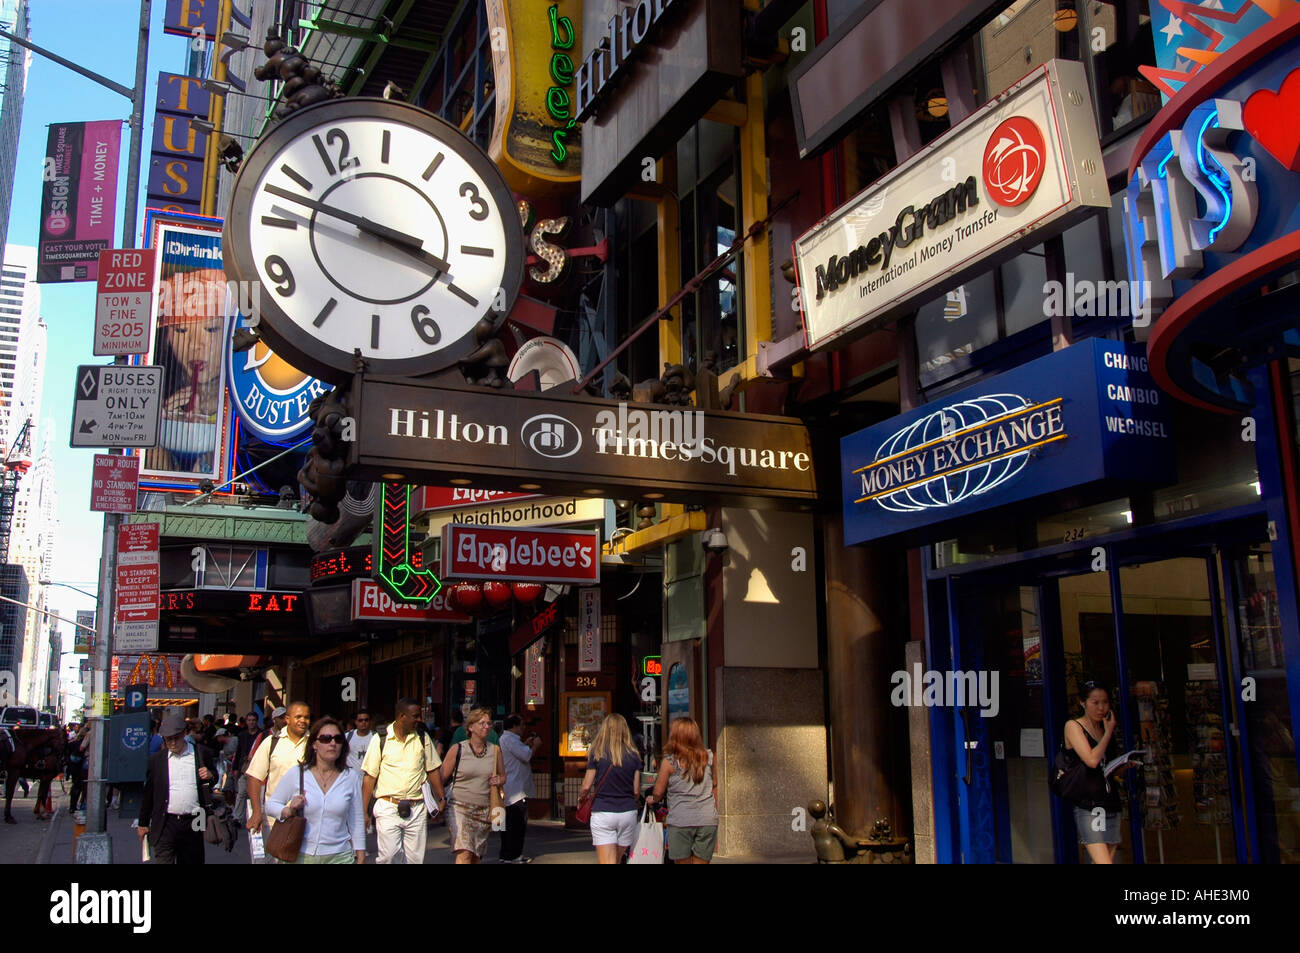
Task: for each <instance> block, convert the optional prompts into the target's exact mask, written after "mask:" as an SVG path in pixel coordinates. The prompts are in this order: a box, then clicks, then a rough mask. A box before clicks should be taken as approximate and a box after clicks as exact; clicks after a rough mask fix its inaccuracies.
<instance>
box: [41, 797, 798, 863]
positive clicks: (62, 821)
mask: <svg viewBox="0 0 1300 953" xmlns="http://www.w3.org/2000/svg"><path fill="white" fill-rule="evenodd" d="M108 830H109V834H110V835H111V838H112V844H113V863H114V864H139V863H140V862H141V861H140V838H139V836H138V835H137V834H136V832H135V821H134V820H133V819H129V818H123V817H119V816H118V812H117V811H110V812H109V818H108ZM73 841H74V824H73V820H72V818H71V817H70V816H69V815H68V812H67V801H66V800H64V801H63V803H62V804H61V805H60V806H59V809H58V811H57V813H56V815H55V817H54V820H52V821H50V829H49V831H48V832H47V833H46V835H45V840H44V842H43V843H42V845H41V851H40V854H39V856H38V859H37V863H41V864H71V863H74V862H75V859H76V847H75V845H74V843H73ZM500 847H501V841H500V835H499V834H496V833H493V834H491V835H489V837H488V845H487V853H486V855H485V856H484V859H483V862H484V863H496V858H497V854H498V852H499V851H500ZM524 854H525V855H527V856H529V857H532V858H533V863H534V864H594V863H595V862H596V852H595V850H594V849H593V848H592V846H591V834H590V833H589V832H588V831H585V830H566V829H565V828H564V825H563V824H562V823H561V822H559V821H529V822H528V835H527V838H526V840H525V842H524ZM374 856H375V837H374V835H373V834H372V835H370V836H369V837H368V838H367V839H366V858H367V859H366V862H367V863H373V862H374ZM205 859H206V861H207V863H209V864H248V863H250V861H249V853H248V837H247V834H244V835H242V836H240V837H239V839H238V840H237V841H236V843H235V849H234V850H233V851H231V852H230V853H226V852H225V851H223V850H221V849H220V848H219V847H212V846H209V847H208V848H207V853H206V857H205ZM424 862H425V863H426V864H450V863H452V857H451V850H450V848H449V847H448V840H447V827H446V825H444V824H438V825H436V826H435V827H432V828H430V830H429V840H428V845H427V848H426V851H425V855H424ZM713 862H714V863H715V864H783V863H793V864H806V863H810V862H811V859H810V858H809V857H808V856H806V855H800V856H792V857H746V856H735V857H723V856H721V855H717V856H715V857H714V858H713Z"/></svg>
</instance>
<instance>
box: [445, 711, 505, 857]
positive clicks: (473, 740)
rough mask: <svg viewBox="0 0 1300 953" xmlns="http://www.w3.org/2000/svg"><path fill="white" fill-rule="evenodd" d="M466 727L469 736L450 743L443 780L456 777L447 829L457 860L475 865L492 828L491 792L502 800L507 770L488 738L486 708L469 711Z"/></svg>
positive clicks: (489, 719) (449, 798)
mask: <svg viewBox="0 0 1300 953" xmlns="http://www.w3.org/2000/svg"><path fill="white" fill-rule="evenodd" d="M465 730H466V731H468V732H469V739H468V740H466V741H462V742H461V743H460V744H457V745H452V747H451V749H450V750H449V751H448V752H447V757H446V759H445V760H444V761H443V762H442V783H443V784H444V785H445V784H447V783H448V782H450V781H451V780H452V779H453V778H454V779H455V783H454V784H453V785H452V787H451V788H450V789H449V790H448V795H447V828H448V834H449V835H450V836H451V849H452V853H453V856H454V857H455V858H456V863H458V864H477V863H478V862H479V861H480V860H482V858H483V852H484V850H486V849H487V839H488V833H489V832H490V831H491V830H492V807H493V795H494V793H495V795H496V796H497V797H498V798H499V799H500V800H499V801H498V802H497V803H499V804H504V803H505V792H504V790H503V788H504V785H505V783H506V771H505V767H504V766H503V764H502V761H501V750H500V749H499V748H498V747H497V746H496V745H494V744H492V743H491V742H489V741H488V740H487V738H488V732H489V731H491V730H492V713H491V712H490V711H488V709H486V708H475V709H473V710H471V711H470V713H469V715H468V716H466V718H465ZM502 810H503V811H504V808H502ZM502 820H503V822H504V816H503V818H502Z"/></svg>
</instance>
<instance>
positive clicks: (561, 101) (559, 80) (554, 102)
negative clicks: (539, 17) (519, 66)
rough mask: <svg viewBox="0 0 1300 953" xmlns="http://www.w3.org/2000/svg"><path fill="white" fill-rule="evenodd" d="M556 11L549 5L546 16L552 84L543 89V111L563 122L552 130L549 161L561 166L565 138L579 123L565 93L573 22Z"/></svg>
mask: <svg viewBox="0 0 1300 953" xmlns="http://www.w3.org/2000/svg"><path fill="white" fill-rule="evenodd" d="M558 14H559V6H558V5H557V4H554V3H553V4H551V8H550V9H549V10H548V11H547V16H548V17H549V18H550V21H551V49H552V50H554V52H553V53H552V54H551V79H553V80H554V81H555V85H554V86H552V87H551V88H550V89H548V90H547V91H546V112H547V113H548V114H549V115H550V117H551V118H552V119H554V120H555V121H556V122H558V123H563V124H564V125H563V126H561V127H560V128H559V129H556V130H554V131H553V132H552V133H551V146H552V149H551V160H552V161H553V162H554V163H555V164H556V165H564V160H565V159H567V158H568V156H569V150H568V148H567V147H566V146H565V140H566V139H568V138H569V130H570V129H572V128H573V127H574V126H576V125H577V124H578V120H577V119H575V118H574V117H573V110H572V108H571V107H572V104H573V100H572V99H571V98H570V96H569V92H568V88H569V87H570V86H572V85H573V73H574V66H573V57H571V56H570V55H569V54H568V53H567V52H565V51H566V50H571V49H573V41H574V37H575V34H574V32H573V21H572V20H570V19H569V18H568V17H562V16H559V15H558ZM561 33H563V36H561Z"/></svg>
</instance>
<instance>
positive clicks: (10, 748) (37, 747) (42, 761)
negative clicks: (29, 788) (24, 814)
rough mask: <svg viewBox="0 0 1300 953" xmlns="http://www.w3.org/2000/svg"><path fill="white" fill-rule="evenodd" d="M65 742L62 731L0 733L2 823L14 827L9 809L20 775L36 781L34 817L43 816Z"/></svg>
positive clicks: (14, 822)
mask: <svg viewBox="0 0 1300 953" xmlns="http://www.w3.org/2000/svg"><path fill="white" fill-rule="evenodd" d="M67 747H68V739H67V736H66V735H65V734H64V733H63V729H62V728H10V729H8V730H6V731H0V767H3V768H4V770H5V778H6V783H5V823H6V824H17V823H18V822H17V821H16V820H14V816H13V814H12V812H11V810H10V808H11V806H12V804H13V800H14V789H15V788H17V787H18V778H19V777H20V776H22V777H27V778H34V779H36V780H38V781H39V782H40V784H39V786H38V787H37V789H36V810H35V814H36V818H37V820H43V819H44V818H45V817H46V813H45V800H46V798H47V797H48V796H49V793H50V785H51V784H52V783H53V781H54V779H55V778H56V777H58V776H59V774H60V773H61V772H62V771H63V760H64V756H65V754H66V752H67Z"/></svg>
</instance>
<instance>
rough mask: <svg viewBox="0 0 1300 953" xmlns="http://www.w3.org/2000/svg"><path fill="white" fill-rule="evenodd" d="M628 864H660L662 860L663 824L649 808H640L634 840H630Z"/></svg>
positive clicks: (647, 806) (648, 806)
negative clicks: (639, 820) (639, 821)
mask: <svg viewBox="0 0 1300 953" xmlns="http://www.w3.org/2000/svg"><path fill="white" fill-rule="evenodd" d="M627 862H628V863H629V864H662V863H663V862H664V826H663V825H662V824H660V823H659V821H658V820H657V819H656V818H655V816H654V814H653V813H652V812H651V810H650V805H648V804H647V805H646V806H645V807H643V808H642V809H641V823H640V824H639V825H638V826H637V834H636V840H634V841H633V842H632V854H631V856H629V857H628V859H627Z"/></svg>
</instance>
